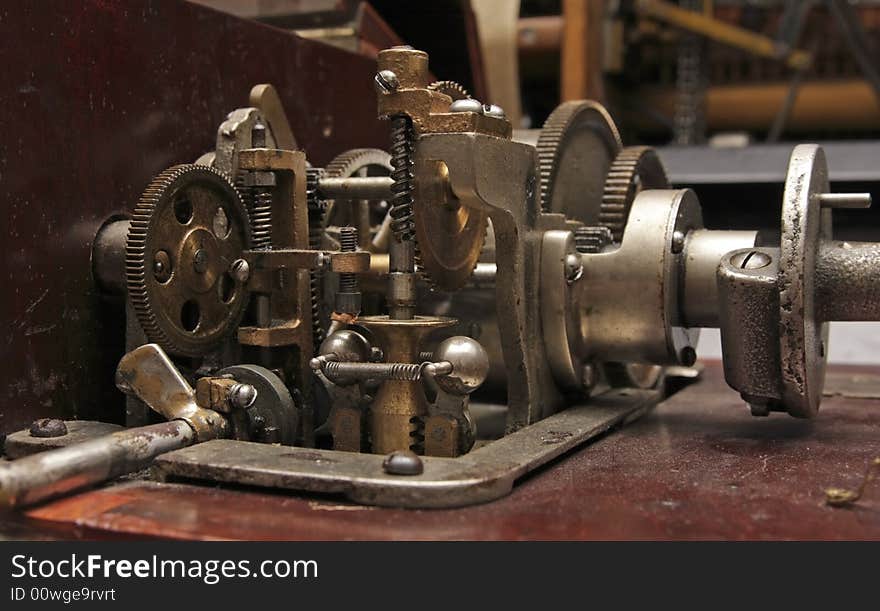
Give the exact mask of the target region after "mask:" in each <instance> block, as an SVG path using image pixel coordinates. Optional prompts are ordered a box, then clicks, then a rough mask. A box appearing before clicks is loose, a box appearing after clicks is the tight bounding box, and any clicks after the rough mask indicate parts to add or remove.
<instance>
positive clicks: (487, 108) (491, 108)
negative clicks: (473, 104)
mask: <svg viewBox="0 0 880 611" xmlns="http://www.w3.org/2000/svg"><path fill="white" fill-rule="evenodd" d="M483 114H484V115H486V116H487V117H494V118H496V119H506V118H507V115H505V114H504V109H503V108H501V107H500V106H498V105H497V104H483Z"/></svg>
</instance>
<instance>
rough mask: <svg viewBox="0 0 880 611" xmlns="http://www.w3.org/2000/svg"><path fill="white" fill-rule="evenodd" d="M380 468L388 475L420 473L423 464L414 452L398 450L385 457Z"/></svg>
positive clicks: (422, 469) (423, 467)
mask: <svg viewBox="0 0 880 611" xmlns="http://www.w3.org/2000/svg"><path fill="white" fill-rule="evenodd" d="M382 470H383V471H385V473H388V474H389V475H420V474H421V473H422V472H423V471H424V470H425V465H424V463H422V459H421V458H419V457H418V456H417V455H416V454H415V452H411V451H409V450H398V451H396V452H392V453H391V454H389V455H388V456H386V457H385V460H384V461H382Z"/></svg>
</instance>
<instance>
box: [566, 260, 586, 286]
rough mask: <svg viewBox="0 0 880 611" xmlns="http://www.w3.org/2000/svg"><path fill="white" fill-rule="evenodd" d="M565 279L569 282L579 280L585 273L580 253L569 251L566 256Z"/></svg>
mask: <svg viewBox="0 0 880 611" xmlns="http://www.w3.org/2000/svg"><path fill="white" fill-rule="evenodd" d="M564 264H565V281H566V282H568V283H569V284H572V283H574V282H575V281H577V280H579V279H580V277H581V276H583V275H584V266H583V264H582V263H581V257H580V255H577V254H575V253H569V254H568V255H567V256H566V257H565V261H564Z"/></svg>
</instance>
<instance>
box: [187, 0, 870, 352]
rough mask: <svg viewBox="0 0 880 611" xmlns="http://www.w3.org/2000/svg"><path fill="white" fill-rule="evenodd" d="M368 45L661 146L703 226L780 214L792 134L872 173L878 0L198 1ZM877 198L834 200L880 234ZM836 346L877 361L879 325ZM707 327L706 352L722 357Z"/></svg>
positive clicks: (844, 222)
mask: <svg viewBox="0 0 880 611" xmlns="http://www.w3.org/2000/svg"><path fill="white" fill-rule="evenodd" d="M197 3H198V4H203V5H206V6H210V7H212V8H214V9H217V10H220V11H224V12H228V13H231V14H234V15H236V16H239V17H244V18H249V19H255V20H258V21H262V22H264V23H266V24H269V25H272V26H274V27H278V28H283V29H286V30H291V31H294V32H295V33H296V34H298V35H300V36H303V37H307V38H310V39H316V40H320V41H323V42H325V43H327V44H331V45H337V46H340V47H343V48H346V49H348V50H352V51H356V52H358V53H360V54H363V55H366V56H371V57H373V56H375V55H376V53H377V52H378V51H379V50H380V49H382V48H385V47H388V46H392V45H397V44H409V45H412V46H414V47H416V48H419V49H423V50H425V51H427V52H428V53H429V54H430V56H431V67H432V69H433V70H434V73H435V76H436V77H437V78H438V79H451V80H455V81H458V82H460V83H462V84H463V85H464V86H465V87H466V88H467V89H468V91H469V92H470V93H471V95H473V96H474V97H475V98H477V99H479V100H481V101H484V102H489V103H494V104H498V105H500V106H502V107H503V108H504V110H505V111H506V113H507V116H508V117H509V118H510V119H511V120H512V121H513V123H514V126H515V127H518V128H520V129H522V130H529V129H536V128H540V127H541V125H542V124H543V122H544V120H545V119H546V118H547V116H548V115H549V113H550V112H551V111H552V110H553V109H554V108H555V107H556V106H557V105H558V104H559V103H560V102H562V101H565V100H573V99H583V98H590V99H595V100H599V101H600V102H602V103H603V104H605V105H606V106H607V107H608V109H609V110H610V111H611V114H612V116H613V117H614V119H615V121H616V122H617V124H618V127H619V128H620V131H621V134H622V136H623V140H624V143H625V144H626V145H633V144H650V145H653V146H655V147H657V148H658V151H659V153H660V157H661V159H662V161H663V163H664V165H665V167H666V170H667V173H668V174H669V177H670V179H671V181H672V183H673V184H674V185H675V186H688V187H692V188H694V189H695V190H696V191H697V194H698V195H699V198H700V201H701V203H702V204H703V207H704V210H705V216H706V224H707V226H708V227H709V228H718V229H721V228H746V227H753V226H756V225H757V226H760V227H764V228H767V229H768V230H770V229H771V228H773V227H775V226H777V225H778V218H779V206H780V201H781V196H782V181H783V179H784V174H785V168H786V164H787V159H788V155H789V152H790V150H791V147H792V145H793V144H794V143H796V142H818V143H820V144H822V145H823V146H824V147H825V149H826V152H827V154H828V159H829V166H830V171H831V181H832V183H833V186H834V188H835V189H836V190H840V191H870V192H871V193H872V194H873V195H874V197H875V201H877V200H876V198H877V197H878V195H880V193H878V185H880V103H878V100H880V61H878V60H880V52H878V49H880V0H861V1H855V0H748V1H747V0H668V1H663V0H619V1H615V0H426V1H421V2H406V1H400V0H397V1H395V0H373V1H371V2H359V1H356V0H197ZM878 228H880V212H878V211H877V210H876V206H875V210H873V211H870V212H867V213H866V212H865V211H854V212H847V211H839V212H837V213H836V221H835V233H836V237H838V238H840V239H866V240H880V236H878V235H877V234H878ZM833 327H834V328H833V330H832V340H833V341H832V342H831V348H830V359H831V360H832V361H836V362H878V361H880V327H878V326H877V325H873V324H863V323H846V324H844V323H840V324H835V325H833ZM719 343H720V342H719V339H718V335H717V332H716V333H712V332H704V334H703V338H702V340H701V345H700V349H701V350H700V351H701V356H703V357H709V358H712V357H720V345H719Z"/></svg>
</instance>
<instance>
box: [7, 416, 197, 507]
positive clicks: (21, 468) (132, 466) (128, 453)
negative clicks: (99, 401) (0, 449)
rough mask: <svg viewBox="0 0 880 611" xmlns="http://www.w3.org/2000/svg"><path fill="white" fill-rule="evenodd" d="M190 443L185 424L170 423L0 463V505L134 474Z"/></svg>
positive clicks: (192, 438)
mask: <svg viewBox="0 0 880 611" xmlns="http://www.w3.org/2000/svg"><path fill="white" fill-rule="evenodd" d="M194 441H195V433H194V431H193V429H192V427H191V426H190V425H189V424H187V423H186V422H184V421H183V420H172V421H170V422H163V423H161V424H152V425H150V426H142V427H137V428H133V429H128V430H125V431H120V432H118V433H112V434H110V435H105V436H103V437H98V438H96V439H92V440H90V441H86V442H83V443H77V444H73V445H70V446H67V447H65V448H58V449H56V450H49V451H47V452H40V453H39V454H34V455H32V456H27V457H25V458H20V459H18V460H14V461H11V462H6V463H0V506H5V507H21V506H25V505H32V504H34V503H39V502H40V501H44V500H47V499H50V498H53V497H56V496H60V495H63V494H67V493H69V492H73V491H75V490H79V489H81V488H86V487H88V486H92V485H94V484H99V483H101V482H105V481H107V480H110V479H113V478H114V477H118V476H120V475H125V474H126V473H133V472H135V471H139V470H141V469H143V468H145V467H147V466H148V465H149V464H150V462H152V460H153V458H155V457H156V456H158V455H160V454H164V453H165V452H170V451H172V450H177V449H180V448H184V447H186V446H189V445H191V444H192V443H193V442H194Z"/></svg>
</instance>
